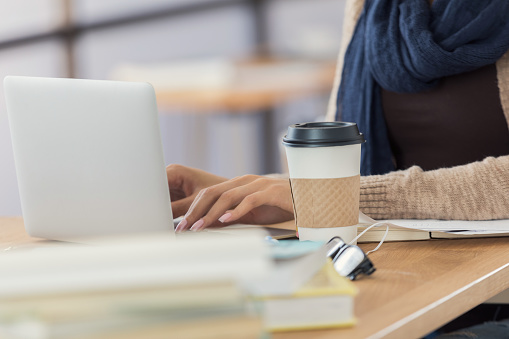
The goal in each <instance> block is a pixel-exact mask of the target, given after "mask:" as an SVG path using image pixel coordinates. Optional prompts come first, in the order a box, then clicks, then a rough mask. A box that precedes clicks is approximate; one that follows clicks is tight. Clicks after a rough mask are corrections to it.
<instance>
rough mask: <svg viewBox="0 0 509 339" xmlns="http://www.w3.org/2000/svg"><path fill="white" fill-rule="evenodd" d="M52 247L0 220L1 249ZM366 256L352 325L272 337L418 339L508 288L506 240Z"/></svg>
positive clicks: (412, 245) (408, 245) (390, 246)
mask: <svg viewBox="0 0 509 339" xmlns="http://www.w3.org/2000/svg"><path fill="white" fill-rule="evenodd" d="M51 243H52V242H49V241H45V240H39V239H35V238H31V237H30V236H28V235H27V234H26V232H25V231H24V228H23V220H22V219H21V218H19V217H13V218H0V250H1V251H5V250H11V249H15V248H20V247H27V246H44V245H47V244H51ZM360 246H361V247H362V248H363V249H364V250H368V249H371V248H373V247H374V246H375V245H374V244H362V245H360ZM370 258H371V260H372V261H373V263H374V265H375V266H376V268H377V271H376V272H375V273H374V274H373V275H372V276H370V277H364V278H362V279H360V280H358V281H355V285H356V286H357V287H358V289H359V295H358V296H357V297H356V301H355V314H356V316H357V319H358V322H357V325H356V326H355V327H352V328H348V329H337V330H322V331H303V332H287V333H278V334H274V335H273V338H274V339H285V338H385V337H387V338H418V337H421V336H423V335H426V334H427V333H429V332H430V331H432V330H434V329H435V328H438V327H440V326H441V325H443V324H445V323H447V322H449V321H450V320H452V319H454V318H456V317H457V316H459V315H461V314H462V313H464V312H466V311H468V310H469V309H471V308H473V307H475V306H476V305H478V304H480V303H482V302H484V301H485V300H487V299H489V298H491V297H492V296H494V295H496V294H498V293H499V292H501V291H503V290H505V289H507V288H509V239H508V238H507V237H506V238H483V239H458V240H456V239H455V240H451V239H448V240H428V241H413V242H392V243H385V244H384V245H383V246H382V247H381V248H380V249H379V250H378V251H377V252H375V253H373V254H371V255H370Z"/></svg>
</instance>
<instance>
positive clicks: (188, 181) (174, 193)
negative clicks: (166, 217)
mask: <svg viewBox="0 0 509 339" xmlns="http://www.w3.org/2000/svg"><path fill="white" fill-rule="evenodd" d="M166 176H167V177H168V186H169V188H170V197H171V209H172V211H173V217H174V218H176V217H180V216H183V215H184V214H185V213H186V212H187V211H188V210H189V207H191V203H192V202H193V200H194V198H195V197H196V196H197V195H198V193H199V192H200V191H201V190H202V189H204V188H207V187H210V186H213V185H217V184H219V183H221V182H225V181H227V180H228V179H226V178H223V177H220V176H217V175H214V174H211V173H208V172H205V171H202V170H199V169H196V168H191V167H186V166H181V165H169V166H168V167H166Z"/></svg>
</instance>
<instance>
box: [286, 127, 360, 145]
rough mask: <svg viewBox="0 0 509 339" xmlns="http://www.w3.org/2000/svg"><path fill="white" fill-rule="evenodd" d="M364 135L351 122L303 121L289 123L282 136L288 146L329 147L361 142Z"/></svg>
mask: <svg viewBox="0 0 509 339" xmlns="http://www.w3.org/2000/svg"><path fill="white" fill-rule="evenodd" d="M363 142H364V136H363V135H362V133H359V129H358V128H357V124H356V123H353V122H342V121H334V122H303V123H300V124H294V125H290V126H289V127H288V131H287V133H286V135H285V136H284V138H283V144H284V145H285V146H288V147H329V146H345V145H354V144H362V143H363Z"/></svg>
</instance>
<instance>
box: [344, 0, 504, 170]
mask: <svg viewBox="0 0 509 339" xmlns="http://www.w3.org/2000/svg"><path fill="white" fill-rule="evenodd" d="M508 49H509V0H436V1H435V2H434V3H433V5H432V6H431V8H430V6H429V3H428V1H427V0H366V3H365V6H364V10H363V12H362V14H361V16H360V18H359V21H358V23H357V26H356V28H355V32H354V35H353V37H352V40H351V42H350V45H349V46H348V49H347V51H346V55H345V62H344V67H343V73H342V78H341V85H340V88H339V92H338V101H337V107H338V110H337V112H336V120H342V121H353V122H356V123H357V124H358V125H359V129H360V131H361V132H362V133H364V135H365V136H366V139H367V142H366V143H365V144H364V145H363V146H362V148H363V149H362V163H361V174H362V175H370V174H383V173H387V172H390V171H392V170H394V163H393V160H392V153H391V149H390V145H389V140H388V136H387V129H386V125H385V120H384V115H383V110H382V98H381V91H380V87H382V88H384V89H386V90H389V91H392V92H399V93H405V92H407V93H408V92H419V91H424V90H427V89H430V88H432V87H433V86H435V85H436V84H437V81H438V79H440V78H442V77H445V76H449V75H453V74H458V73H464V72H468V71H472V70H474V69H477V68H480V67H482V66H485V65H489V64H493V63H494V62H495V61H497V60H498V59H499V58H500V57H501V56H502V55H503V54H504V53H505V52H506V51H507V50H508Z"/></svg>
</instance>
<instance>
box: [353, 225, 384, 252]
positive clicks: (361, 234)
mask: <svg viewBox="0 0 509 339" xmlns="http://www.w3.org/2000/svg"><path fill="white" fill-rule="evenodd" d="M380 226H385V233H384V236H383V237H382V240H380V242H379V243H378V246H376V247H375V248H374V249H372V250H371V251H368V252H367V253H366V255H368V254H370V253H373V252H375V251H376V250H378V249H379V248H380V246H382V244H383V243H384V241H385V238H387V234H389V224H387V223H386V222H377V223H374V224H372V225H370V226H369V227H367V228H366V229H365V230H364V231H362V232H361V233H360V234H359V235H357V236H356V237H355V238H354V239H353V240H352V241H350V243H349V245H353V244H355V242H356V241H357V240H358V239H359V238H360V237H362V236H363V235H364V233H366V232H367V231H369V230H370V229H372V228H374V227H380Z"/></svg>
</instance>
